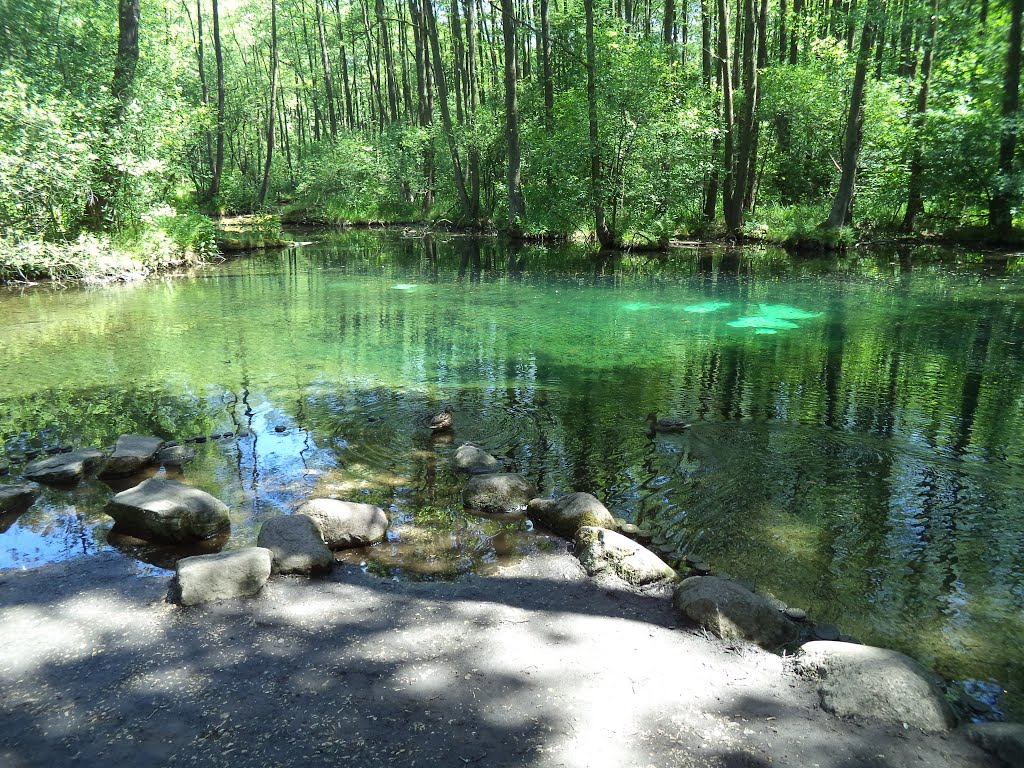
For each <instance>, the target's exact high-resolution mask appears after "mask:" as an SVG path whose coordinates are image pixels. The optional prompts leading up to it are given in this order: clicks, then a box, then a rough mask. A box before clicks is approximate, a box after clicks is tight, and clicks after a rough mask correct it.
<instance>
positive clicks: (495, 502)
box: [462, 472, 537, 514]
mask: <svg viewBox="0 0 1024 768" xmlns="http://www.w3.org/2000/svg"><path fill="white" fill-rule="evenodd" d="M536 493H537V489H536V488H535V487H534V485H533V483H531V482H530V481H529V480H527V479H526V478H525V477H523V476H522V475H518V474H515V473H514V472H496V473H493V474H487V475H476V476H475V477H471V478H470V479H469V483H468V484H467V485H466V488H465V490H463V492H462V503H463V504H464V505H465V506H466V507H467V508H468V509H474V510H477V511H480V512H491V513H502V514H507V513H515V512H521V511H522V510H523V508H524V507H526V504H527V502H529V500H530V498H531V497H532V496H534V495H535V494H536Z"/></svg>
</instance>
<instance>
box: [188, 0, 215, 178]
mask: <svg viewBox="0 0 1024 768" xmlns="http://www.w3.org/2000/svg"><path fill="white" fill-rule="evenodd" d="M186 9H187V6H186ZM196 59H197V63H198V65H199V88H200V92H201V93H202V100H203V107H207V106H209V104H210V89H209V88H208V87H207V85H206V62H205V61H204V57H203V0H196ZM205 134H206V167H207V168H209V169H210V171H211V172H212V171H213V134H212V133H211V132H210V129H209V128H207V129H206V131H205ZM196 191H197V192H198V191H199V190H198V189H197V190H196Z"/></svg>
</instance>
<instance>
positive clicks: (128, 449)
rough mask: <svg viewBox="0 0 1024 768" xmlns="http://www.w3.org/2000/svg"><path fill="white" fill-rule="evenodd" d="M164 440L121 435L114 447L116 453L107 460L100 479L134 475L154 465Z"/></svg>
mask: <svg viewBox="0 0 1024 768" xmlns="http://www.w3.org/2000/svg"><path fill="white" fill-rule="evenodd" d="M163 442H164V441H163V439H162V438H159V437H152V436H145V435H121V436H120V437H119V438H117V443H116V444H115V445H114V452H113V453H112V454H110V458H109V459H107V465H106V466H105V467H104V468H103V471H102V472H100V477H124V476H125V475H134V474H135V473H136V472H138V471H139V470H140V469H142V468H143V467H147V466H149V465H150V464H152V463H153V460H154V458H155V457H156V452H157V451H158V450H160V446H161V445H163Z"/></svg>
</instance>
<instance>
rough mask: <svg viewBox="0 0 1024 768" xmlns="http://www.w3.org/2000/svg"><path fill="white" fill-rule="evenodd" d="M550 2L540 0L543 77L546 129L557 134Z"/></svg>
mask: <svg viewBox="0 0 1024 768" xmlns="http://www.w3.org/2000/svg"><path fill="white" fill-rule="evenodd" d="M549 3H550V0H540V41H541V42H540V44H541V77H542V78H543V79H544V127H545V128H546V129H547V132H548V133H549V134H552V133H554V132H555V86H554V83H553V82H552V72H551V18H550V8H549Z"/></svg>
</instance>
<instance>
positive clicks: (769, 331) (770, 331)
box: [754, 328, 778, 336]
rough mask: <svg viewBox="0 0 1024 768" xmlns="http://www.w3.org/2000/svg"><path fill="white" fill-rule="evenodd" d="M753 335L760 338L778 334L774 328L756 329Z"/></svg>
mask: <svg viewBox="0 0 1024 768" xmlns="http://www.w3.org/2000/svg"><path fill="white" fill-rule="evenodd" d="M754 333H755V334H758V335H761V336H770V335H772V334H773V333H778V330H776V329H775V328H758V329H757V330H756V331H754Z"/></svg>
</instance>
